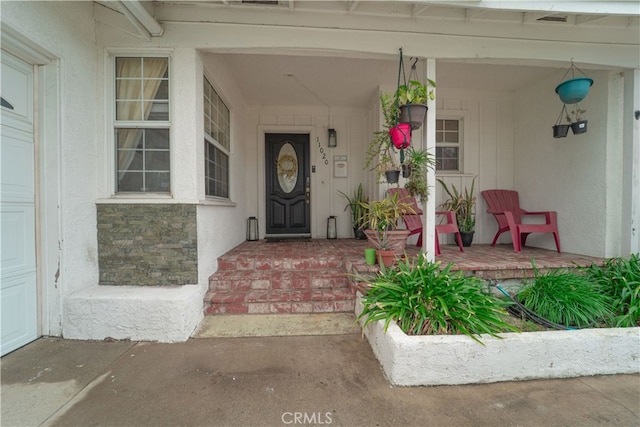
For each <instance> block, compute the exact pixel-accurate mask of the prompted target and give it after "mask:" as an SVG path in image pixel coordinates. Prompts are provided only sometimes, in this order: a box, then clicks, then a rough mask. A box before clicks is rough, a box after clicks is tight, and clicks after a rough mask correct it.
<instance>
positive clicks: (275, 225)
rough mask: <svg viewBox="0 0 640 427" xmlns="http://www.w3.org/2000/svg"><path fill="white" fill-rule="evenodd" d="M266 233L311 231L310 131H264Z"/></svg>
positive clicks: (301, 232)
mask: <svg viewBox="0 0 640 427" xmlns="http://www.w3.org/2000/svg"><path fill="white" fill-rule="evenodd" d="M265 143H266V147H265V153H266V155H265V157H266V167H265V171H266V175H267V176H266V184H267V189H266V190H267V191H266V195H267V203H266V206H267V212H266V218H267V230H266V234H267V235H274V234H278V235H282V234H291V235H310V234H311V225H310V207H311V205H310V203H311V198H310V196H311V193H310V191H311V188H310V176H309V135H308V134H281V133H268V134H266V135H265Z"/></svg>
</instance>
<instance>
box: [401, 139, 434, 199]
mask: <svg viewBox="0 0 640 427" xmlns="http://www.w3.org/2000/svg"><path fill="white" fill-rule="evenodd" d="M435 164H436V161H435V157H434V156H433V155H432V154H431V153H429V152H428V151H427V150H424V149H420V150H419V149H416V148H414V147H409V149H408V150H407V154H406V157H405V161H404V163H403V164H402V168H403V175H405V173H404V171H405V170H407V171H408V173H407V174H406V176H405V178H407V182H406V183H405V184H404V188H406V189H407V191H408V192H409V194H411V196H413V197H415V198H416V199H420V200H421V201H426V200H427V199H428V198H429V186H428V182H427V170H428V169H429V168H431V169H433V168H434V167H435Z"/></svg>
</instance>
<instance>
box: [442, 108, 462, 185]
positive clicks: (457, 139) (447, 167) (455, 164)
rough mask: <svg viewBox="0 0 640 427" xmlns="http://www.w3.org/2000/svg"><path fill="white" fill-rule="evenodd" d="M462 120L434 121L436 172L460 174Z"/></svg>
mask: <svg viewBox="0 0 640 427" xmlns="http://www.w3.org/2000/svg"><path fill="white" fill-rule="evenodd" d="M461 154H462V119H459V118H457V119H455V118H454V119H451V118H437V119H436V171H441V172H462V167H461V166H462V165H461V164H460V159H461Z"/></svg>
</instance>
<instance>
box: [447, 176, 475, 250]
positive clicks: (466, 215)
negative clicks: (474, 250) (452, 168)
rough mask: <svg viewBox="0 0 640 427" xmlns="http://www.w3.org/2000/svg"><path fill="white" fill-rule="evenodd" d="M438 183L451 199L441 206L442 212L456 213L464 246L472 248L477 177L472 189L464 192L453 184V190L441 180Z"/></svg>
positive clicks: (472, 183) (465, 189)
mask: <svg viewBox="0 0 640 427" xmlns="http://www.w3.org/2000/svg"><path fill="white" fill-rule="evenodd" d="M438 182H439V183H440V184H441V185H442V187H443V188H444V191H445V192H446V193H447V195H448V196H449V198H448V199H447V200H445V201H444V202H443V203H442V204H441V205H440V208H441V209H442V210H446V211H453V212H455V214H456V221H457V222H458V229H459V230H460V235H461V236H462V245H463V246H465V247H468V246H471V242H472V241H473V233H474V232H475V227H476V216H475V205H476V196H475V195H474V194H473V193H474V189H475V184H476V177H474V178H473V181H471V189H468V188H467V187H465V188H464V191H458V189H457V188H456V186H455V185H453V184H451V188H449V187H448V186H447V184H446V183H445V182H444V181H443V180H441V179H438Z"/></svg>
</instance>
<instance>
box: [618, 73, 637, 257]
mask: <svg viewBox="0 0 640 427" xmlns="http://www.w3.org/2000/svg"><path fill="white" fill-rule="evenodd" d="M622 120H623V127H624V131H623V138H624V148H623V158H624V164H623V170H624V172H623V186H622V188H623V196H622V198H623V214H622V218H623V220H622V227H623V230H622V242H621V243H622V245H621V250H622V253H621V256H623V257H625V258H626V257H628V256H629V254H632V253H639V252H640V69H635V70H629V71H627V72H626V73H625V75H624V107H623V119H622ZM627 236H628V237H627Z"/></svg>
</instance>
